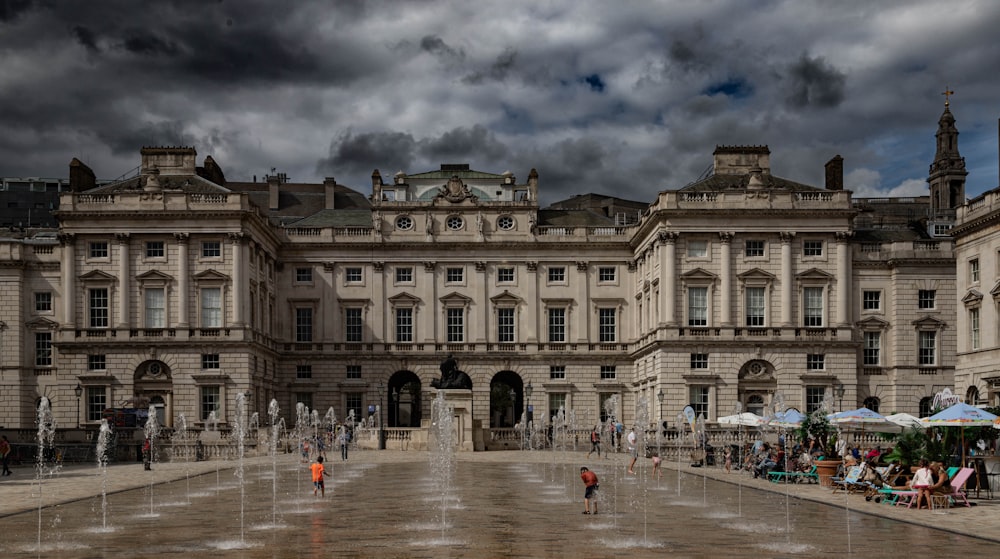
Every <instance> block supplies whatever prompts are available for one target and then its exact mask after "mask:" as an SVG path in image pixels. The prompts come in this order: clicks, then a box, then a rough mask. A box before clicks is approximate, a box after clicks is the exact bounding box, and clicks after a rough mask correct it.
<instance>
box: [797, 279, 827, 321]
mask: <svg viewBox="0 0 1000 559" xmlns="http://www.w3.org/2000/svg"><path fill="white" fill-rule="evenodd" d="M802 297H803V299H804V300H805V301H804V303H803V309H802V310H803V313H804V315H805V321H804V322H805V326H806V328H819V327H822V326H823V288H822V287H806V288H805V289H803V290H802Z"/></svg>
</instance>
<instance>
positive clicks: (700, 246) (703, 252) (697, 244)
mask: <svg viewBox="0 0 1000 559" xmlns="http://www.w3.org/2000/svg"><path fill="white" fill-rule="evenodd" d="M687 255H688V258H705V257H707V256H708V241H688V242H687Z"/></svg>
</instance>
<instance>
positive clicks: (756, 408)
mask: <svg viewBox="0 0 1000 559" xmlns="http://www.w3.org/2000/svg"><path fill="white" fill-rule="evenodd" d="M746 410H747V411H748V412H750V413H755V414H757V415H764V397H763V396H761V395H760V394H751V395H749V396H747V405H746Z"/></svg>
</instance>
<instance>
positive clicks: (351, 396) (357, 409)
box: [344, 392, 363, 421]
mask: <svg viewBox="0 0 1000 559" xmlns="http://www.w3.org/2000/svg"><path fill="white" fill-rule="evenodd" d="M362 397H363V394H362V393H361V392H348V393H347V394H344V406H345V410H344V411H345V414H346V415H345V416H344V417H352V416H353V417H354V419H355V421H357V420H358V419H359V418H360V417H361V400H362Z"/></svg>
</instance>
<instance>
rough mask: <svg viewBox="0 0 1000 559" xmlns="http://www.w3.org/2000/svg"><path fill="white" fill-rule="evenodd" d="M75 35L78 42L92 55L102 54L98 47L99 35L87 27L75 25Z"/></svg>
mask: <svg viewBox="0 0 1000 559" xmlns="http://www.w3.org/2000/svg"><path fill="white" fill-rule="evenodd" d="M73 35H74V36H76V40H77V42H78V43H80V44H81V45H83V48H85V49H87V50H88V51H90V52H92V53H97V52H100V50H101V49H100V47H98V46H97V35H96V34H95V33H94V32H93V31H91V30H90V29H88V28H87V27H84V26H82V25H74V26H73Z"/></svg>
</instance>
